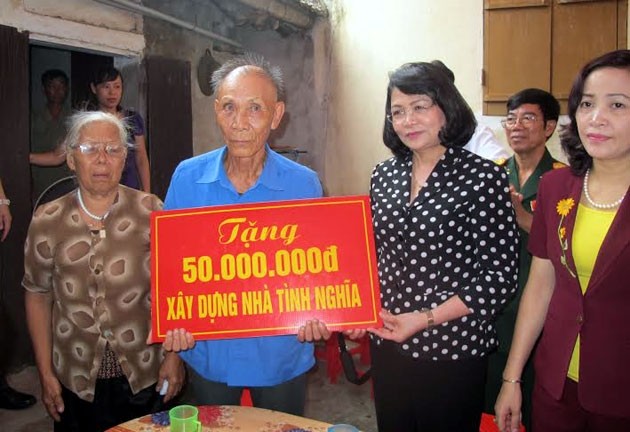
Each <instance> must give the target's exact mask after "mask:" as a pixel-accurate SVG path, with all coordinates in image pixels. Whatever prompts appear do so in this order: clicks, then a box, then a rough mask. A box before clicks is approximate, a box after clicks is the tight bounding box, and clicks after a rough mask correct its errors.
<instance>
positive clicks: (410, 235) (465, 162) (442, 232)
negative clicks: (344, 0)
mask: <svg viewBox="0 0 630 432" xmlns="http://www.w3.org/2000/svg"><path fill="white" fill-rule="evenodd" d="M475 125H476V121H475V118H474V115H473V113H472V111H471V109H470V107H469V106H468V105H467V104H466V102H465V101H464V99H463V97H462V96H461V94H460V93H459V92H458V91H457V89H456V88H455V85H454V84H453V82H452V81H451V80H450V79H449V78H448V77H447V76H446V74H444V73H443V71H442V69H441V68H439V67H438V66H436V65H433V64H430V63H408V64H405V65H403V66H401V67H400V68H398V69H396V70H395V71H394V72H393V73H392V74H391V75H390V81H389V85H388V87H387V102H386V105H385V127H384V130H383V141H384V143H385V145H386V146H387V147H388V148H389V149H390V150H391V151H392V153H393V154H394V157H392V158H391V159H389V160H387V161H385V162H382V163H380V164H379V165H377V166H376V168H375V169H374V172H373V173H372V181H371V187H370V197H371V202H372V213H373V223H374V235H375V239H376V247H377V255H378V266H379V275H380V285H381V302H382V305H383V308H384V311H383V312H382V313H381V317H382V318H383V328H380V329H369V331H370V332H372V333H373V334H374V336H375V337H374V338H373V339H372V377H373V380H374V401H375V405H376V414H377V420H378V429H379V431H380V432H389V431H392V432H400V431H431V432H439V431H444V432H446V431H449V432H450V431H458V432H473V431H478V430H479V423H480V420H481V412H482V408H483V401H484V391H485V374H486V367H487V354H488V353H489V352H490V351H491V350H493V349H494V348H495V346H496V334H495V330H494V327H493V318H494V317H495V316H496V314H497V313H498V312H499V310H500V309H501V308H502V306H503V305H505V304H506V302H507V301H508V299H510V297H511V296H512V295H513V294H514V292H515V290H516V286H517V270H516V269H517V268H518V265H517V258H518V256H517V254H518V252H517V251H518V241H519V240H518V230H517V226H516V219H515V217H514V212H513V210H512V207H511V202H510V194H509V188H508V179H507V176H506V174H505V172H504V170H503V169H502V168H501V167H499V166H497V165H495V164H494V163H492V162H491V161H487V160H485V159H482V158H480V157H478V156H476V155H474V154H472V153H470V152H468V151H466V150H464V149H462V147H463V146H464V145H465V144H466V143H467V142H468V141H469V140H470V137H471V136H472V134H473V132H474V130H475ZM360 333H361V332H360V331H355V332H353V333H352V334H351V335H350V336H351V337H356V336H358V335H360Z"/></svg>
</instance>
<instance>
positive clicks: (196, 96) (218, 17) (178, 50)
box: [144, 0, 234, 154]
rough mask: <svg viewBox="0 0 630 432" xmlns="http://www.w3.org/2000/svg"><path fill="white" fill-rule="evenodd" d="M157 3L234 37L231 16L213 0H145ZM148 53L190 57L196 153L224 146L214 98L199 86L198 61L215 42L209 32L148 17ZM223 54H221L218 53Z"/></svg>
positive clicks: (155, 5) (217, 31)
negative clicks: (217, 6)
mask: <svg viewBox="0 0 630 432" xmlns="http://www.w3.org/2000/svg"><path fill="white" fill-rule="evenodd" d="M144 3H145V5H147V6H150V7H153V8H155V9H157V10H160V11H162V12H164V13H167V14H169V15H171V16H174V17H176V18H178V19H181V20H184V21H187V22H191V23H199V25H200V26H201V27H203V28H204V29H206V30H210V31H213V32H216V33H221V34H222V35H223V36H226V37H233V36H234V35H233V34H230V32H229V30H228V27H231V23H229V19H228V18H227V17H226V16H225V15H224V14H223V13H222V12H221V11H220V10H218V9H217V8H216V7H214V6H213V5H212V4H211V3H209V2H205V3H203V4H202V3H199V2H195V1H193V2H190V3H189V2H171V1H169V0H145V2H144ZM144 28H145V37H146V50H145V54H146V55H157V56H163V57H168V58H175V59H179V60H184V61H188V62H190V64H191V75H192V76H191V104H192V114H193V124H192V126H193V149H194V153H195V154H199V153H204V152H206V151H208V150H211V149H214V148H217V147H219V146H221V145H222V144H223V143H222V138H221V133H220V131H219V129H218V127H217V125H216V122H215V120H214V108H213V103H214V99H213V98H212V97H211V96H206V95H204V94H203V93H202V91H201V89H200V88H199V84H198V80H197V65H198V63H199V59H200V58H201V56H202V55H204V53H205V52H206V50H208V49H210V50H213V46H214V42H213V41H212V40H211V39H209V38H208V37H206V36H202V35H199V34H196V33H193V32H191V31H188V30H184V29H182V28H178V27H176V26H174V25H172V24H169V23H167V22H163V21H158V20H154V19H151V18H147V19H145V23H144ZM218 56H219V57H221V54H219V55H218Z"/></svg>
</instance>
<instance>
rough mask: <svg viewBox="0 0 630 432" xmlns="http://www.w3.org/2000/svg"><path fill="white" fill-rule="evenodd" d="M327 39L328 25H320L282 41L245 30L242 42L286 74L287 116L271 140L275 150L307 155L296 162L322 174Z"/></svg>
mask: <svg viewBox="0 0 630 432" xmlns="http://www.w3.org/2000/svg"><path fill="white" fill-rule="evenodd" d="M327 35H328V25H327V24H326V23H325V22H321V23H319V24H318V26H317V27H316V28H315V29H314V30H313V31H311V32H309V33H307V34H304V35H301V34H295V35H292V36H289V37H284V38H283V37H281V36H280V35H279V34H278V33H277V32H275V31H265V32H257V31H253V30H243V31H241V34H240V38H239V39H240V40H241V41H242V42H243V45H244V46H246V47H247V49H248V50H250V51H253V52H257V53H260V54H262V55H264V56H265V58H267V59H268V60H269V61H270V62H271V63H272V64H275V65H278V66H280V68H281V69H282V72H283V74H284V78H285V85H286V96H287V100H286V113H285V115H284V118H283V120H282V123H281V124H280V127H279V128H278V129H277V130H276V131H274V132H273V134H272V136H271V139H270V143H271V145H272V147H274V148H279V149H282V148H287V147H288V148H295V149H299V150H303V151H306V152H307V153H305V154H300V155H299V157H298V159H297V160H298V161H299V162H300V163H302V164H304V165H307V166H309V167H311V168H312V169H315V170H316V171H318V172H322V170H323V165H324V150H325V148H326V146H325V139H326V134H325V121H326V113H327V110H328V101H327V98H326V95H327V91H328V79H327V77H328V67H327V62H328V58H329V55H328V54H329V53H327V52H326V51H325V41H326V38H327ZM316 43H317V47H316ZM290 157H292V156H290ZM292 158H293V157H292Z"/></svg>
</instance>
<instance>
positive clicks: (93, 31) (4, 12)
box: [0, 0, 144, 56]
mask: <svg viewBox="0 0 630 432" xmlns="http://www.w3.org/2000/svg"><path fill="white" fill-rule="evenodd" d="M114 23H115V24H114ZM0 24H2V25H6V26H10V27H15V28H17V29H18V30H19V31H28V32H29V37H30V39H31V40H32V41H37V42H44V43H48V44H52V45H62V46H65V47H73V48H80V49H87V50H94V51H99V52H105V53H111V54H118V55H124V56H137V55H140V54H141V53H142V51H143V50H144V36H143V34H142V18H141V17H140V16H137V15H134V14H131V13H129V12H124V11H119V10H117V9H115V8H112V7H109V6H105V5H102V4H99V3H96V2H93V1H91V0H64V1H57V0H9V1H6V0H4V1H1V2H0Z"/></svg>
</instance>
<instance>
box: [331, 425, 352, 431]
mask: <svg viewBox="0 0 630 432" xmlns="http://www.w3.org/2000/svg"><path fill="white" fill-rule="evenodd" d="M328 432H359V429H357V428H355V427H354V426H352V425H349V424H336V425H332V426H330V427H329V428H328Z"/></svg>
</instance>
